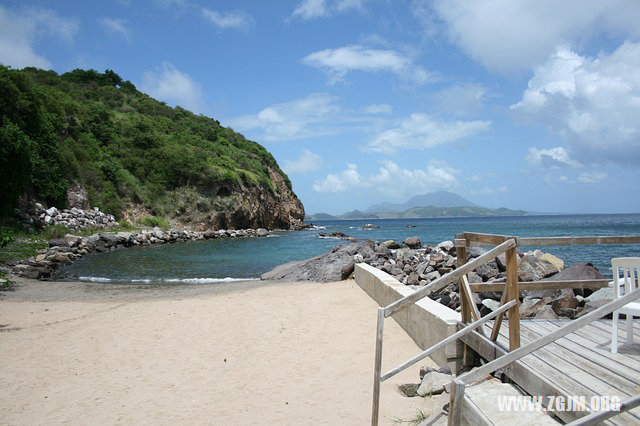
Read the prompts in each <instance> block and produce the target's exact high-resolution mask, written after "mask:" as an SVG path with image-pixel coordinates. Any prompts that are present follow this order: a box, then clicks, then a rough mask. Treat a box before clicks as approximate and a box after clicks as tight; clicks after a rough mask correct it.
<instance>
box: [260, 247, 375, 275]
mask: <svg viewBox="0 0 640 426" xmlns="http://www.w3.org/2000/svg"><path fill="white" fill-rule="evenodd" d="M372 245H373V243H372V242H370V241H366V242H359V243H351V244H346V245H342V246H338V247H335V248H334V249H333V250H331V251H330V252H328V253H324V254H321V255H320V256H316V257H312V258H311V259H306V260H299V261H295V262H289V263H285V264H284V265H280V266H276V267H275V268H274V269H272V270H271V271H269V272H265V273H264V274H262V276H261V277H260V278H262V279H263V280H269V281H285V282H294V281H313V282H320V283H326V282H331V281H340V280H343V279H346V278H348V277H349V276H350V275H351V273H353V267H354V261H353V256H354V255H355V254H356V253H358V252H359V251H360V250H362V248H363V247H364V246H372Z"/></svg>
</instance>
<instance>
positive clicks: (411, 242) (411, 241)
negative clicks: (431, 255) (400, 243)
mask: <svg viewBox="0 0 640 426" xmlns="http://www.w3.org/2000/svg"><path fill="white" fill-rule="evenodd" d="M404 243H405V244H406V246H407V247H409V248H412V249H418V248H420V247H422V243H421V242H420V237H415V236H414V237H408V238H405V239H404Z"/></svg>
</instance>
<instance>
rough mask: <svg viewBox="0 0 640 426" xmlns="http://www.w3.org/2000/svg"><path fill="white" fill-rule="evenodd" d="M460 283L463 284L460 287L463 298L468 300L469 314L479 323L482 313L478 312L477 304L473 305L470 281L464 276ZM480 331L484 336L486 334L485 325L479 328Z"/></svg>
mask: <svg viewBox="0 0 640 426" xmlns="http://www.w3.org/2000/svg"><path fill="white" fill-rule="evenodd" d="M460 282H461V284H462V285H461V287H460V290H461V292H462V295H463V297H462V298H463V299H464V300H466V302H467V306H468V307H469V312H470V313H471V317H472V318H473V320H474V321H478V320H479V319H480V318H481V316H480V311H479V310H478V307H477V306H476V304H475V303H473V298H472V297H471V289H470V288H469V280H468V279H467V276H466V275H463V276H462V277H461V278H460ZM478 331H479V332H480V333H482V334H486V333H485V331H484V325H480V327H478Z"/></svg>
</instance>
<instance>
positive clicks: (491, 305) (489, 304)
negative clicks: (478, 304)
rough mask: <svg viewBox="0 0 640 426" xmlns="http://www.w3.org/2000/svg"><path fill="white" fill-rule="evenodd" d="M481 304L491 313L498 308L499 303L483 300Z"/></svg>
mask: <svg viewBox="0 0 640 426" xmlns="http://www.w3.org/2000/svg"><path fill="white" fill-rule="evenodd" d="M482 304H483V305H484V306H486V307H487V308H489V309H490V310H491V311H495V310H496V309H498V308H499V307H500V302H498V301H496V300H493V299H484V300H483V301H482Z"/></svg>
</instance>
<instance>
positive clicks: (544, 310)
mask: <svg viewBox="0 0 640 426" xmlns="http://www.w3.org/2000/svg"><path fill="white" fill-rule="evenodd" d="M533 318H534V319H546V320H553V319H558V315H557V314H556V313H555V312H554V310H553V308H552V307H551V306H549V305H544V306H541V307H540V309H538V310H537V311H536V313H535V315H534V317H533Z"/></svg>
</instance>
